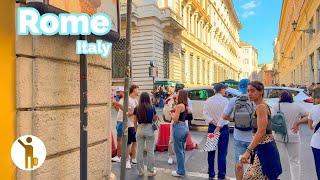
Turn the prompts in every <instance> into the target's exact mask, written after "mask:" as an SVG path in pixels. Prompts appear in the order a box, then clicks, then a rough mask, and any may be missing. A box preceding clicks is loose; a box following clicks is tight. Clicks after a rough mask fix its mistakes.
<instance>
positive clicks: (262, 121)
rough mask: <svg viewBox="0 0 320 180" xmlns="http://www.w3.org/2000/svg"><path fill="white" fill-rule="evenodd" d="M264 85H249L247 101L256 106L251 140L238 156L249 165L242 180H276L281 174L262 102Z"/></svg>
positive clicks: (267, 116) (267, 113) (266, 108)
mask: <svg viewBox="0 0 320 180" xmlns="http://www.w3.org/2000/svg"><path fill="white" fill-rule="evenodd" d="M263 94H264V85H263V84H262V83H261V82H258V81H253V82H250V83H249V86H248V95H249V99H250V100H251V101H253V102H254V103H255V104H256V111H255V113H254V115H253V117H252V128H253V139H252V142H251V143H250V145H249V146H248V148H247V150H246V152H245V153H244V154H243V155H242V156H240V162H242V163H248V162H249V158H250V157H251V158H250V163H251V165H250V166H249V168H248V169H247V171H246V172H245V174H244V176H243V179H269V180H276V179H277V178H278V176H279V175H280V174H281V173H282V168H281V163H280V156H279V152H278V149H277V146H276V143H275V141H274V138H273V136H272V128H271V121H270V119H271V112H270V108H269V107H268V105H267V104H266V103H265V102H264V100H263Z"/></svg>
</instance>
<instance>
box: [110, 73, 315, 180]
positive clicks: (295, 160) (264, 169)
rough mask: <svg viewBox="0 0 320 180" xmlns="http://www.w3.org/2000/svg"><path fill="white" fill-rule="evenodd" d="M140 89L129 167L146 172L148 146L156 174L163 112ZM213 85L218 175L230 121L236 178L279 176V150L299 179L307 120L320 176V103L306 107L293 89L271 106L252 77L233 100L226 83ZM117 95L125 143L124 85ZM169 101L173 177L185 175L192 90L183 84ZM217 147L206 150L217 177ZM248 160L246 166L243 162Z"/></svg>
mask: <svg viewBox="0 0 320 180" xmlns="http://www.w3.org/2000/svg"><path fill="white" fill-rule="evenodd" d="M317 85H320V84H319V83H318V84H317ZM138 88H139V87H138V86H135V85H132V86H131V87H130V98H129V112H128V116H129V121H128V142H127V145H128V146H127V147H128V148H127V157H126V159H127V163H126V167H127V168H131V164H137V170H138V174H139V175H140V176H142V175H144V173H145V172H144V162H143V153H144V151H147V172H148V176H155V175H156V169H155V157H154V147H155V130H156V129H157V127H156V126H154V124H155V122H156V121H159V117H158V116H157V113H156V111H155V108H154V106H153V105H152V102H151V100H150V96H149V93H147V92H143V93H141V95H140V97H139V90H138ZM213 88H214V91H215V95H214V96H212V97H210V98H208V99H207V100H206V101H205V103H204V109H203V115H204V117H205V121H206V123H207V124H208V133H219V140H218V143H217V150H215V151H217V153H218V158H217V164H218V173H217V176H218V179H226V170H227V152H228V146H229V126H228V125H229V123H230V122H234V124H235V129H234V133H233V136H234V144H233V148H234V161H235V167H234V170H235V174H236V179H237V180H242V179H244V180H251V179H252V180H253V179H270V180H276V179H278V178H279V176H280V175H281V174H282V166H281V160H280V154H279V151H281V152H284V154H281V156H287V157H288V160H289V165H290V173H291V179H294V180H299V179H300V176H301V164H300V159H301V157H300V148H301V139H300V135H299V129H300V126H301V125H302V124H308V125H309V127H310V129H313V130H314V133H313V135H312V138H311V143H310V145H311V149H312V152H313V156H314V162H315V167H316V174H317V177H318V179H320V130H319V127H320V105H315V106H314V107H313V108H312V109H311V110H310V111H307V110H305V109H304V108H302V107H300V106H299V105H298V104H296V103H295V102H294V100H293V97H292V94H290V93H289V92H288V91H286V90H283V91H281V92H280V94H279V102H278V103H277V104H276V105H275V106H272V107H271V106H269V105H268V104H267V103H266V102H265V101H264V99H263V97H264V85H263V84H262V83H261V82H258V81H252V82H250V81H249V80H248V79H243V80H241V81H240V82H239V91H240V92H241V95H239V96H237V97H234V98H232V99H227V98H226V97H225V96H226V89H227V86H226V85H224V84H216V85H215V86H214V87H213ZM315 88H317V86H316V85H315V84H314V87H312V90H313V89H315ZM310 90H311V88H310ZM118 96H119V97H120V98H118V99H120V100H119V102H118V101H113V107H115V108H116V109H117V110H118V116H117V127H116V130H117V142H118V144H121V137H122V135H123V127H124V126H123V115H122V114H123V90H122V91H121V90H120V93H119V94H118ZM138 97H139V100H138ZM165 103H170V107H171V110H170V113H169V116H170V117H169V118H170V119H171V132H170V142H169V159H168V163H169V164H173V162H174V160H173V159H174V155H175V161H176V165H177V166H176V170H174V171H173V172H172V176H175V177H180V176H185V175H186V168H185V143H186V139H187V135H188V131H189V128H188V123H187V119H189V118H190V117H189V115H190V112H191V111H192V108H191V104H190V100H189V99H188V92H187V91H185V90H183V89H181V90H178V91H176V92H174V93H172V94H171V95H170V96H169V97H168V98H167V99H166V102H165ZM136 142H137V143H136ZM136 144H137V145H136ZM119 147H120V146H118V151H117V156H116V157H114V158H112V160H113V161H117V162H120V151H121V149H120V148H119ZM136 148H137V153H136ZM215 151H209V152H208V157H207V161H208V174H209V179H214V177H215V176H216V172H215V168H214V165H215ZM136 154H137V156H136ZM136 157H137V158H136ZM245 164H248V166H244V165H245Z"/></svg>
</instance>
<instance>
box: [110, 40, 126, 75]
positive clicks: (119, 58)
mask: <svg viewBox="0 0 320 180" xmlns="http://www.w3.org/2000/svg"><path fill="white" fill-rule="evenodd" d="M125 70H126V39H125V38H122V39H120V40H119V41H118V42H115V43H113V45H112V78H124V77H125Z"/></svg>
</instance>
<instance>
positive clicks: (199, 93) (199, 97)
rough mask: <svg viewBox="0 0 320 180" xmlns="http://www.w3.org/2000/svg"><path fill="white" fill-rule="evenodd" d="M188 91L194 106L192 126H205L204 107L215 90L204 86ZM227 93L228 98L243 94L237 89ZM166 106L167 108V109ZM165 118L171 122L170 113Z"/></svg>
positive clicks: (165, 112) (231, 124) (229, 89)
mask: <svg viewBox="0 0 320 180" xmlns="http://www.w3.org/2000/svg"><path fill="white" fill-rule="evenodd" d="M185 90H186V91H188V97H189V100H190V102H191V104H192V115H193V120H192V121H191V123H190V125H193V124H197V125H205V119H204V116H203V105H204V102H205V101H206V100H207V99H208V98H209V97H211V96H213V95H214V94H215V93H214V90H213V88H212V86H202V87H195V88H187V89H185ZM226 92H227V98H229V99H230V98H233V97H235V96H238V95H240V94H241V92H240V91H239V90H237V89H233V88H228V89H227V90H226ZM166 106H168V105H166V104H165V108H164V109H166ZM163 118H164V120H165V121H167V122H169V121H170V120H169V119H168V118H169V115H168V112H167V111H164V114H163ZM229 125H230V127H231V129H232V128H233V127H234V123H230V124H229ZM231 131H232V130H231Z"/></svg>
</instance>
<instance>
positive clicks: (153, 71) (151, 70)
mask: <svg viewBox="0 0 320 180" xmlns="http://www.w3.org/2000/svg"><path fill="white" fill-rule="evenodd" d="M149 77H158V67H149Z"/></svg>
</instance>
